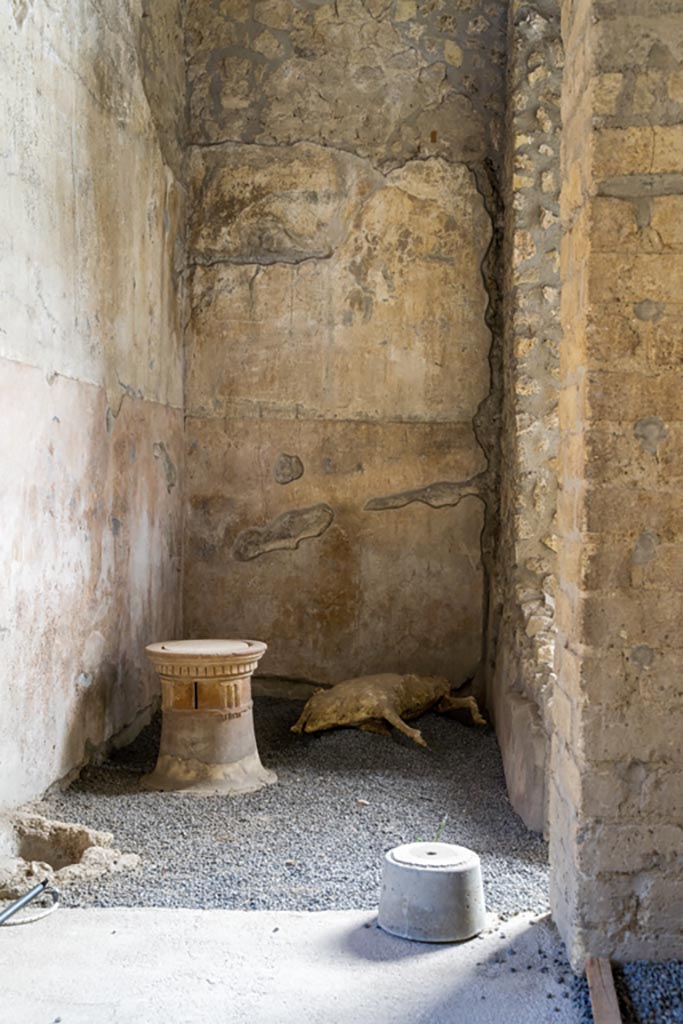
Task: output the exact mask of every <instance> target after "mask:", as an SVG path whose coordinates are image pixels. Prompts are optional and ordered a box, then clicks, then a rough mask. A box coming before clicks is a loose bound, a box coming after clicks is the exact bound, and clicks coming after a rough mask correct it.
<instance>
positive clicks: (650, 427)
mask: <svg viewBox="0 0 683 1024" xmlns="http://www.w3.org/2000/svg"><path fill="white" fill-rule="evenodd" d="M667 433H668V432H667V429H666V424H665V423H664V421H663V420H661V419H660V418H659V416H645V417H643V419H641V420H638V421H637V423H636V425H635V426H634V428H633V436H634V437H635V438H636V439H637V440H638V441H640V443H641V445H642V446H643V448H644V449H645V451H646V452H649V453H650V455H656V454H657V448H658V446H659V444H660V443H661V442H662V441H663V440H664V439H665V437H666V436H667Z"/></svg>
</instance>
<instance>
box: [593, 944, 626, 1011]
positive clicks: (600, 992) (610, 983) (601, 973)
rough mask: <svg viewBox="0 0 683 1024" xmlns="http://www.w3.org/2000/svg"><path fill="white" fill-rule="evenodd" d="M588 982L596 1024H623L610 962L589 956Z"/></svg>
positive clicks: (602, 958)
mask: <svg viewBox="0 0 683 1024" xmlns="http://www.w3.org/2000/svg"><path fill="white" fill-rule="evenodd" d="M586 980H587V981H588V990H589V992H590V994H591V1005H592V1007H593V1018H594V1020H595V1024H623V1022H622V1019H621V1011H620V1010H619V1002H618V1000H617V993H616V990H615V988H614V977H613V975H612V965H611V963H610V962H609V960H607V959H605V957H601V956H589V957H588V958H587V959H586Z"/></svg>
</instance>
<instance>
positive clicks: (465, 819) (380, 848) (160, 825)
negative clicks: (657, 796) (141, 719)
mask: <svg viewBox="0 0 683 1024" xmlns="http://www.w3.org/2000/svg"><path fill="white" fill-rule="evenodd" d="M300 710H301V705H300V704H298V703H295V702H290V701H286V700H277V699H272V698H259V699H257V700H256V706H255V723H256V732H257V740H258V746H259V751H260V753H261V758H262V760H263V762H264V764H265V765H267V766H268V767H269V768H273V769H275V771H276V772H277V773H278V776H279V781H278V783H277V785H274V786H268V787H266V788H265V789H263V790H261V791H259V792H258V793H252V794H248V795H245V796H240V797H227V798H226V797H204V798H193V797H190V796H187V795H184V796H183V795H180V794H178V795H176V794H172V793H147V792H141V791H140V790H139V789H138V780H139V777H140V774H141V773H142V772H144V771H149V770H150V769H151V768H152V767H153V764H154V759H155V753H156V750H157V745H158V730H159V723H158V721H157V722H155V723H154V724H153V725H152V726H150V728H148V729H146V730H145V731H144V732H143V733H142V734H141V735H140V736H139V737H138V738H137V740H136V741H135V742H134V743H133V744H132V745H131V746H130V747H127V748H126V749H125V750H123V751H119V752H118V754H117V755H116V757H115V760H112V761H110V762H108V763H106V764H104V765H102V766H100V767H89V768H87V769H85V770H84V772H83V773H82V775H81V778H80V779H79V780H78V781H77V782H76V783H74V784H73V785H72V786H71V788H70V789H69V790H67V791H66V792H64V793H61V794H57V795H55V796H53V797H51V798H49V799H47V800H46V801H44V802H43V805H42V807H41V810H44V812H45V813H47V814H49V815H50V816H53V817H57V818H62V819H65V820H68V821H78V822H83V823H84V824H87V825H90V826H92V827H95V828H101V829H107V830H109V831H111V832H113V833H114V835H115V842H116V845H117V846H119V847H120V848H121V849H123V850H124V851H126V852H134V853H139V854H140V855H141V857H142V867H141V869H140V870H139V871H138V872H134V873H126V874H122V875H114V876H110V877H105V878H103V879H99V880H98V881H97V882H95V883H91V884H90V885H79V886H73V887H69V888H68V889H67V890H66V891H65V892H64V901H65V903H67V905H72V906H100V907H111V906H154V907H225V908H232V909H239V908H242V909H251V910H266V909H267V910H273V909H281V910H347V909H354V908H357V909H366V908H367V909H370V908H372V907H374V906H376V904H377V900H378V895H379V885H380V872H381V862H382V855H383V853H384V852H385V851H386V850H388V849H390V848H391V847H393V846H396V845H398V844H399V843H404V842H412V841H414V840H417V839H422V840H429V839H433V838H434V837H435V834H436V831H437V828H438V827H439V823H440V822H441V820H442V819H443V817H444V816H445V815H448V819H447V821H446V824H445V827H444V829H443V832H442V834H441V838H442V839H443V840H444V841H445V842H454V843H459V844H461V845H463V846H468V847H470V848H471V849H473V850H475V851H476V852H477V853H479V854H480V856H481V858H482V872H483V876H484V885H485V890H486V899H487V908H488V909H489V910H492V911H495V912H496V913H498V914H499V915H501V916H502V917H506V916H509V915H512V914H515V913H518V912H520V911H524V910H531V911H536V912H539V913H542V912H544V911H545V910H547V906H548V900H547V888H548V865H547V846H546V843H545V842H544V841H543V839H542V838H541V837H539V836H538V835H535V834H534V833H531V832H529V831H528V830H527V829H526V828H525V827H524V825H523V824H522V822H521V820H520V819H519V818H518V817H517V815H516V814H515V813H514V812H513V810H512V808H511V806H510V803H509V801H508V798H507V794H506V791H505V784H504V779H503V771H502V766H501V761H500V754H499V751H498V746H497V743H496V740H495V737H494V735H493V734H492V733H491V732H489V731H483V732H482V731H480V730H477V729H473V728H468V727H465V726H463V725H460V724H459V723H458V722H456V721H454V720H453V719H449V718H446V717H444V716H440V715H435V714H430V715H427V716H425V717H424V718H423V719H422V721H421V722H420V728H422V730H423V733H424V735H425V738H426V739H427V741H428V743H429V745H430V749H429V750H424V749H422V748H420V747H417V746H416V745H415V744H414V743H412V742H410V741H409V740H407V739H405V738H404V737H402V736H399V735H398V734H396V735H395V736H393V737H386V736H378V735H371V734H369V733H363V732H359V731H357V730H354V729H340V730H335V731H332V732H328V733H323V734H320V735H318V736H310V737H309V736H305V737H301V736H295V735H294V734H293V733H291V732H290V731H289V727H290V725H291V724H292V723H293V722H294V721H296V719H297V717H298V714H299V712H300ZM361 801H362V802H361Z"/></svg>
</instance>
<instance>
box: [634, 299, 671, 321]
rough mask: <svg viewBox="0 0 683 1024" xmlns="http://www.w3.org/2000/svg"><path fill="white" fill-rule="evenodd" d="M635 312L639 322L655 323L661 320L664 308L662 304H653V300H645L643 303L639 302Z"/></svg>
mask: <svg viewBox="0 0 683 1024" xmlns="http://www.w3.org/2000/svg"><path fill="white" fill-rule="evenodd" d="M633 312H634V313H635V314H636V316H637V317H638V319H639V320H645V321H654V320H659V319H661V316H662V313H663V312H664V307H663V306H662V303H661V302H653V301H652V299H644V300H643V301H642V302H637V303H636V304H635V306H634V307H633Z"/></svg>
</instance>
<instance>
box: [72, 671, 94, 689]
mask: <svg viewBox="0 0 683 1024" xmlns="http://www.w3.org/2000/svg"><path fill="white" fill-rule="evenodd" d="M93 678H94V677H93V674H92V672H79V674H78V675H77V676H76V686H78V687H79V689H81V690H88V689H90V687H91V686H92V684H93Z"/></svg>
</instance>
